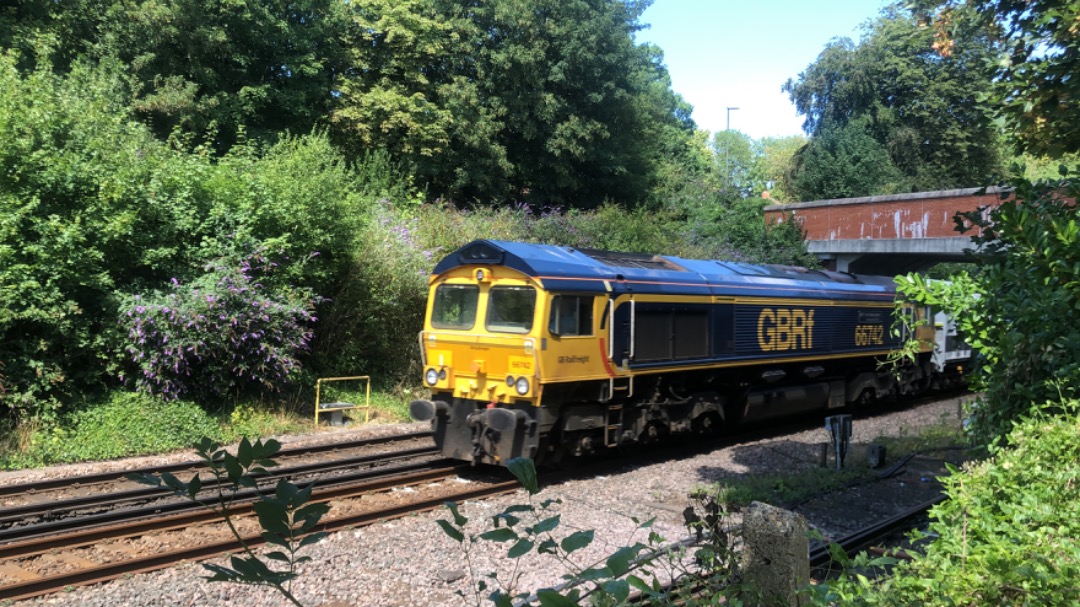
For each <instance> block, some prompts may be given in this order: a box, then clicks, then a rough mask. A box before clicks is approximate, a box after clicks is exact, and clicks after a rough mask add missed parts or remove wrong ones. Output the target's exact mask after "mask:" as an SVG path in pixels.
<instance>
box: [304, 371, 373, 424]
mask: <svg viewBox="0 0 1080 607" xmlns="http://www.w3.org/2000/svg"><path fill="white" fill-rule="evenodd" d="M356 380H365V381H366V382H367V387H366V389H365V392H364V404H362V405H354V404H351V403H334V404H335V405H338V406H334V407H327V408H325V409H324V408H322V400H321V398H322V383H323V382H324V381H325V382H336V381H356ZM352 409H363V410H364V423H365V424H366V423H367V422H368V421H369V420H370V419H371V376H370V375H352V376H348V377H320V378H319V379H316V380H315V425H316V426H318V425H319V414H320V413H325V412H331V411H346V410H352Z"/></svg>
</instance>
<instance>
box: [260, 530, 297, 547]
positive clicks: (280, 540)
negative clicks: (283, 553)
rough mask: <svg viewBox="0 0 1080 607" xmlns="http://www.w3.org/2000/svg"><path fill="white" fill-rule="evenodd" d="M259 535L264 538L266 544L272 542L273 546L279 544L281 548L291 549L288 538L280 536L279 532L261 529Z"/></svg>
mask: <svg viewBox="0 0 1080 607" xmlns="http://www.w3.org/2000/svg"><path fill="white" fill-rule="evenodd" d="M259 536H260V537H262V538H263V539H264V540H266V543H267V544H274V545H275V546H281V547H282V548H288V549H290V550H291V549H292V545H290V544H289V538H287V537H282V536H281V535H280V534H277V533H271V532H269V531H263V532H262V533H260V534H259Z"/></svg>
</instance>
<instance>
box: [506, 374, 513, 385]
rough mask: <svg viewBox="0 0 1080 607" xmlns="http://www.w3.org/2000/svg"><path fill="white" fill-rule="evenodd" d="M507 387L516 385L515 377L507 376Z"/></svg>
mask: <svg viewBox="0 0 1080 607" xmlns="http://www.w3.org/2000/svg"><path fill="white" fill-rule="evenodd" d="M506 385H507V386H513V385H514V376H513V375H507V376H506Z"/></svg>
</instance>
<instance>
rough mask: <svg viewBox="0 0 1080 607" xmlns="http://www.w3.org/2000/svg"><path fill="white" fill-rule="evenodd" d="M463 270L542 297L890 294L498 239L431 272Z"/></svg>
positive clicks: (790, 276)
mask: <svg viewBox="0 0 1080 607" xmlns="http://www.w3.org/2000/svg"><path fill="white" fill-rule="evenodd" d="M467 265H468V266H474V265H501V266H505V267H508V268H512V269H514V270H517V271H519V272H521V273H523V274H525V275H527V276H531V277H533V278H535V279H537V280H539V281H540V283H541V284H542V285H544V287H545V288H546V289H549V290H569V291H585V292H588V291H600V292H603V291H610V290H613V289H614V290H618V291H633V292H636V293H664V294H669V295H691V294H693V295H700V294H714V295H743V296H747V295H761V296H783V297H813V298H820V297H830V298H832V297H836V298H844V299H846V298H849V297H850V298H853V299H873V300H892V299H893V298H894V297H895V294H896V288H895V286H894V284H893V280H892V278H891V277H886V276H869V275H860V274H848V273H846V272H829V271H825V270H809V269H807V268H802V267H796V266H780V265H756V264H746V263H740V262H734V261H721V260H702V259H685V258H682V257H674V256H668V255H645V254H640V253H619V252H613V251H598V250H593V249H577V248H572V247H562V246H556V245H544V244H532V243H523V242H510V241H503V240H474V241H473V242H470V243H469V244H467V245H465V246H463V247H461V248H460V249H458V250H457V251H454V252H453V253H451V254H450V255H447V256H446V257H445V258H444V259H443V260H442V261H440V262H439V263H438V265H436V266H435V269H434V270H433V272H432V273H433V275H435V276H438V275H439V274H442V273H444V272H447V271H449V270H452V269H454V268H457V267H461V266H467Z"/></svg>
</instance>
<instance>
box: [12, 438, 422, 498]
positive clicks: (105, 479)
mask: <svg viewBox="0 0 1080 607" xmlns="http://www.w3.org/2000/svg"><path fill="white" fill-rule="evenodd" d="M430 437H431V432H411V433H408V434H397V435H393V436H383V437H378V438H366V439H357V440H352V441H347V442H337V443H326V444H322V445H309V446H305V447H293V448H287V449H282V450H281V451H279V452H278V455H277V459H279V460H282V459H293V458H300V457H307V456H311V455H317V454H322V453H332V452H342V451H349V450H354V449H364V448H372V447H380V446H387V445H393V444H395V443H402V442H407V441H415V440H421V439H426V438H430ZM203 469H204V466H203V463H202V461H200V460H192V461H186V462H179V463H176V464H162V465H157V466H145V467H141V468H126V469H124V470H115V471H111V472H100V473H95V474H85V475H80V476H65V477H58V478H50V479H43V480H38V481H33V482H29V483H15V484H11V485H0V497H10V496H15V495H19V494H26V495H35V494H37V493H41V492H45V491H51V490H56V489H82V488H89V487H91V486H93V485H101V484H106V483H115V482H118V481H124V480H125V478H126V477H127V475H129V474H154V473H161V472H171V473H174V474H175V473H177V472H198V471H199V470H203ZM2 512H3V511H0V513H2Z"/></svg>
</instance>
